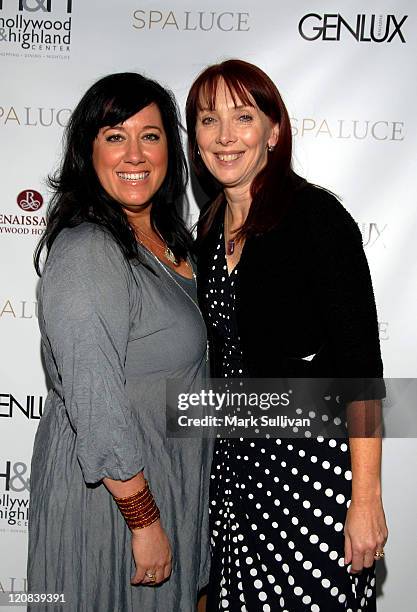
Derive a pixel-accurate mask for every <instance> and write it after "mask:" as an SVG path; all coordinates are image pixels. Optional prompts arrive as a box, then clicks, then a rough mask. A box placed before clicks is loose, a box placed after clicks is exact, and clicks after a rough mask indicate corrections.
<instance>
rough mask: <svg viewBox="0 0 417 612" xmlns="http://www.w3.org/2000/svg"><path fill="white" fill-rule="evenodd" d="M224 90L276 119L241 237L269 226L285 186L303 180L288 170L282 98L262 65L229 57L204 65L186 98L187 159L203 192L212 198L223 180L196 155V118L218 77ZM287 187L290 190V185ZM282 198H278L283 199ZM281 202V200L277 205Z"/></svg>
mask: <svg viewBox="0 0 417 612" xmlns="http://www.w3.org/2000/svg"><path fill="white" fill-rule="evenodd" d="M220 81H222V82H224V84H225V87H226V88H227V89H228V90H229V92H230V95H231V96H232V99H233V101H234V103H235V104H236V102H237V100H239V101H240V102H241V103H243V104H245V105H249V106H253V101H255V103H256V105H257V106H258V108H259V109H260V110H261V111H262V112H263V113H264V114H265V115H266V116H267V117H269V119H270V120H271V122H272V123H273V124H276V123H278V124H279V135H278V141H277V144H276V146H275V148H274V150H273V151H272V152H270V153H268V161H267V164H266V166H265V167H264V168H263V169H262V170H261V171H260V172H259V173H258V175H257V176H256V177H255V179H254V180H253V182H252V185H251V196H252V204H251V208H250V211H249V214H248V217H247V219H246V221H245V223H244V225H243V226H242V228H241V229H240V232H239V235H240V236H241V237H248V236H249V235H253V234H255V235H256V234H261V233H264V232H265V231H267V230H268V229H271V228H272V227H274V226H275V225H276V224H277V222H278V220H279V217H280V216H281V214H280V213H281V212H282V210H283V208H284V204H285V203H286V202H287V201H288V193H287V192H288V188H289V186H290V185H291V186H294V184H295V183H300V181H302V179H301V178H300V177H298V176H297V175H296V174H295V173H294V172H293V170H292V167H291V157H292V132H291V123H290V118H289V115H288V111H287V109H286V107H285V104H284V102H283V100H282V97H281V95H280V93H279V91H278V89H277V87H276V85H275V84H274V83H273V81H272V80H271V79H270V78H269V76H268V75H267V74H265V72H263V70H261V69H260V68H258V67H257V66H255V65H254V64H250V63H249V62H244V61H243V60H238V59H231V60H226V61H224V62H221V63H220V64H214V65H212V66H209V67H208V68H206V69H205V70H203V72H202V73H201V74H200V75H199V76H198V77H197V78H196V80H195V81H194V83H193V84H192V86H191V89H190V92H189V94H188V97H187V102H186V121H187V132H188V151H189V157H190V161H191V164H192V166H193V168H194V171H195V173H196V175H197V177H198V178H199V180H200V182H201V184H202V186H203V187H204V189H205V191H206V192H207V193H208V194H209V195H210V196H211V197H213V198H216V196H218V195H219V194H220V193H221V191H222V185H221V184H220V183H219V182H218V181H217V180H216V179H215V178H214V177H213V176H212V175H211V174H210V173H209V171H208V170H207V168H206V167H205V165H204V163H203V161H202V159H201V157H200V156H199V155H198V153H197V151H198V147H197V138H196V121H197V115H198V112H199V110H200V109H201V107H202V106H204V108H209V109H210V110H214V108H215V104H216V93H217V88H218V85H219V82H220ZM290 191H292V189H290ZM282 198H283V199H282ZM277 202H280V205H279V206H278V205H277ZM221 203H222V199H221V198H216V199H215V200H214V202H213V204H212V205H211V206H210V207H209V209H208V210H207V214H206V215H205V217H204V219H203V220H202V222H201V224H200V225H201V227H200V230H201V231H200V234H201V235H202V236H204V235H205V234H206V233H207V232H208V231H209V229H210V227H211V224H212V222H213V220H214V217H215V215H216V213H217V211H218V209H219V207H220V206H221Z"/></svg>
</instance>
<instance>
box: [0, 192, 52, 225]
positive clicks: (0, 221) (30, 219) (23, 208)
mask: <svg viewBox="0 0 417 612" xmlns="http://www.w3.org/2000/svg"><path fill="white" fill-rule="evenodd" d="M16 204H17V206H18V208H19V209H20V214H17V212H14V213H1V214H0V234H17V235H19V236H28V235H35V236H40V235H41V234H42V233H43V232H44V230H45V227H46V219H45V217H44V216H40V215H36V214H33V213H36V212H38V211H39V209H40V208H41V207H42V205H43V197H42V195H41V194H40V193H39V191H36V189H24V190H23V191H21V192H20V193H19V194H18V196H17V198H16Z"/></svg>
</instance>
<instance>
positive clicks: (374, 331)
mask: <svg viewBox="0 0 417 612" xmlns="http://www.w3.org/2000/svg"><path fill="white" fill-rule="evenodd" d="M223 215H224V205H223V206H222V207H221V208H220V210H219V214H218V215H217V217H216V219H215V222H214V225H213V227H212V229H211V231H210V232H209V234H208V235H207V237H206V238H205V239H204V240H203V241H202V242H201V243H200V248H199V258H198V292H199V301H200V306H201V308H202V312H203V315H204V316H205V317H206V320H208V317H207V312H206V308H205V300H204V294H205V293H206V292H207V284H208V273H209V269H208V267H209V263H208V256H209V254H210V253H211V252H212V249H213V242H214V241H215V240H217V237H218V232H219V227H220V224H221V222H222V219H223ZM236 316H237V323H238V329H239V333H240V338H241V347H242V351H243V357H244V361H245V363H246V367H247V369H248V371H249V373H250V376H251V377H255V378H269V377H271V378H277V377H323V378H324V377H342V378H348V377H355V378H359V377H361V378H362V377H366V378H374V377H378V378H379V377H382V361H381V354H380V346H379V334H378V323H377V315H376V308H375V299H374V294H373V289H372V283H371V278H370V274H369V268H368V263H367V260H366V257H365V254H364V251H363V247H362V238H361V233H360V231H359V229H358V227H357V224H356V223H355V222H354V220H353V219H352V217H351V216H350V214H349V213H348V212H347V211H346V210H345V208H344V207H343V206H342V205H341V204H340V202H339V201H338V200H337V199H336V198H335V197H334V196H333V195H331V194H329V193H328V192H327V191H325V190H323V189H320V188H318V187H314V186H312V185H309V184H308V183H306V184H305V185H304V186H303V187H301V188H300V189H298V190H297V191H296V192H295V194H294V198H293V201H292V203H291V205H290V206H289V207H288V210H287V212H286V213H285V215H284V216H283V218H282V220H281V222H280V224H279V226H278V227H277V228H276V229H273V230H271V231H270V232H268V233H266V234H264V235H263V236H261V237H257V238H250V239H248V240H247V241H246V243H245V246H244V248H243V252H242V256H241V260H240V263H239V274H238V275H237V280H236ZM210 335H211V334H209V340H210V339H211V354H210V357H211V363H212V374H213V375H214V376H218V375H219V373H218V368H217V364H218V363H219V360H218V349H219V347H218V342H216V341H215V339H214V338H213V337H211V338H210ZM313 354H314V355H315V357H313V358H312V359H311V360H306V359H303V358H305V357H307V356H311V355H313ZM371 395H372V397H365V396H363V397H362V399H373V398H375V397H383V395H384V385H383V383H382V384H380V385H377V388H374V389H373V391H372V393H371ZM358 399H359V396H358Z"/></svg>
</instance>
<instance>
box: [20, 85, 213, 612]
mask: <svg viewBox="0 0 417 612" xmlns="http://www.w3.org/2000/svg"><path fill="white" fill-rule="evenodd" d="M185 183H186V164H185V158H184V153H183V150H182V146H181V139H180V134H179V117H178V112H177V107H176V103H175V100H174V98H173V96H172V95H171V94H170V93H169V92H168V91H166V90H165V89H163V88H162V87H161V86H160V85H159V84H158V83H156V82H154V81H152V80H150V79H147V78H145V77H143V76H141V75H139V74H134V73H122V74H114V75H110V76H107V77H105V78H103V79H101V80H100V81H98V82H97V83H95V84H94V85H93V86H92V87H91V88H90V89H89V90H88V91H87V93H86V94H85V95H84V97H83V98H82V100H81V101H80V103H79V104H78V106H77V108H76V109H75V111H74V112H73V114H72V116H71V120H70V122H69V125H68V128H67V132H66V144H65V152H64V159H63V163H62V167H61V170H60V172H59V174H58V176H57V178H56V179H54V180H53V181H52V185H53V187H54V190H55V192H54V195H53V198H52V202H51V205H50V208H49V211H48V220H47V228H46V232H45V234H44V236H43V238H42V240H41V242H40V244H39V246H38V249H37V252H36V254H35V265H36V269H37V270H38V273H40V271H41V264H40V259H41V256H42V252H43V250H44V249H46V252H47V258H46V263H45V265H44V267H43V270H42V278H41V281H40V287H39V303H40V312H39V322H40V328H41V333H42V349H43V354H44V358H45V364H46V368H47V372H48V376H49V378H50V380H51V390H50V391H49V394H48V399H47V401H46V404H45V410H44V414H43V416H42V418H41V421H40V424H39V428H38V431H37V434H36V439H35V445H34V452H33V459H32V472H31V506H30V529H29V560H28V587H29V590H30V591H33V592H37V593H56V594H62V599H61V598H60V599H59V600H58V603H57V604H56V605H54V610H61V609H70V610H71V611H79V612H81V611H84V610H85V611H86V612H91V611H92V610H100V611H104V610H106V611H107V610H108V611H110V610H114V611H116V610H117V611H122V610H123V612H129V611H132V612H133V611H134V610H135V611H136V610H146V611H147V612H151V611H154V612H160V611H161V610H166V611H167V612H169V611H172V612H174V611H177V610H181V611H189V612H191V611H192V610H195V606H196V599H197V592H198V590H199V588H201V587H202V586H203V585H204V583H205V582H207V579H208V576H207V572H208V565H207V563H208V552H207V551H208V545H207V533H206V532H207V529H206V527H207V523H208V516H206V514H207V515H208V512H207V513H206V511H205V509H206V506H207V508H208V486H207V482H208V478H207V469H208V465H209V462H210V445H209V444H208V443H207V441H204V440H180V439H174V438H171V439H169V438H167V437H166V433H165V432H166V426H165V423H166V413H165V407H166V400H165V395H166V390H165V383H166V380H167V379H168V378H170V377H181V378H182V379H183V380H184V381H185V384H187V385H189V386H191V385H192V384H194V383H196V382H197V383H198V382H199V381H200V380H202V378H203V376H204V373H205V363H206V331H205V325H204V322H203V319H202V316H201V312H200V310H199V308H198V306H197V303H196V286H195V278H194V273H193V268H192V265H193V264H192V260H191V259H190V257H189V253H190V252H191V249H192V241H191V237H190V235H189V233H188V231H187V229H186V227H185V225H184V223H183V221H182V218H181V215H180V207H181V203H182V198H183V195H184V189H185ZM196 517H198V519H196ZM132 552H133V555H132ZM151 587H156V588H151ZM63 599H65V602H66V603H65V604H64V603H60V602H61V601H63ZM38 608H39V606H37V608H36V609H38ZM45 609H49V608H48V607H47V606H46V607H45Z"/></svg>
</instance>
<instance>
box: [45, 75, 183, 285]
mask: <svg viewBox="0 0 417 612" xmlns="http://www.w3.org/2000/svg"><path fill="white" fill-rule="evenodd" d="M152 103H153V104H156V105H157V107H158V109H159V111H160V113H161V118H162V123H163V126H164V129H165V132H166V136H167V146H168V169H167V174H166V177H165V179H164V181H163V183H162V185H161V187H160V188H159V190H158V191H157V193H156V194H155V195H154V196H153V198H152V208H151V213H150V218H151V225H152V227H153V228H154V229H155V230H157V231H158V232H159V234H160V235H161V236H162V238H163V239H164V240H165V242H166V243H167V245H168V246H169V247H170V248H171V249H172V251H173V252H174V254H175V256H176V257H177V258H180V259H184V258H185V257H186V256H187V253H188V252H189V251H190V250H192V238H191V235H190V233H189V231H188V230H187V228H186V226H185V223H184V221H183V219H182V216H181V213H182V205H183V201H184V195H185V187H186V184H187V180H188V172H187V165H186V160H185V155H184V151H183V148H182V142H181V136H180V132H179V129H180V118H179V111H178V107H177V104H176V101H175V98H174V96H173V94H172V93H171V92H170V91H168V90H166V89H164V88H163V87H162V86H161V85H159V84H158V83H156V82H155V81H153V80H151V79H148V78H146V77H144V76H142V75H140V74H137V73H133V72H123V73H119V74H111V75H108V76H106V77H104V78H102V79H100V80H99V81H97V82H96V83H95V84H94V85H92V87H90V89H89V90H88V91H87V92H86V93H85V95H84V96H83V97H82V99H81V100H80V102H79V103H78V105H77V107H76V108H75V110H74V112H73V113H72V115H71V118H70V121H69V123H68V126H67V128H66V131H65V135H64V154H63V160H62V163H61V167H60V169H59V170H58V172H57V173H56V174H55V175H54V176H50V177H49V179H48V181H49V185H50V187H51V188H52V189H53V192H54V193H53V196H52V198H51V201H50V203H49V207H48V212H47V225H46V230H45V233H44V234H43V236H42V238H41V240H40V241H39V244H38V245H37V247H36V251H35V255H34V263H35V269H36V272H37V273H38V275H39V276H40V275H41V270H40V257H41V254H42V251H43V249H44V248H46V250H47V253H49V251H50V249H51V246H52V244H53V242H54V240H55V238H56V237H57V236H58V234H59V232H60V231H61V230H62V229H64V228H65V227H75V226H77V225H79V224H80V223H82V222H83V221H88V222H90V223H95V224H97V225H99V226H101V227H103V228H105V229H106V230H107V231H109V232H110V233H111V234H112V236H113V237H114V239H115V240H116V242H117V243H118V244H119V246H120V248H121V249H122V252H123V254H124V255H125V257H126V258H127V259H129V260H136V261H141V260H140V256H139V253H138V248H137V242H136V238H135V234H134V232H133V230H132V228H131V227H130V225H129V223H128V219H127V216H126V214H125V212H124V210H123V208H122V206H121V205H120V203H119V202H118V201H117V200H115V199H113V198H112V197H111V196H110V195H109V194H108V193H107V192H106V191H105V189H104V188H103V187H102V185H101V183H100V181H99V180H98V178H97V175H96V172H95V170H94V167H93V162H92V152H93V142H94V139H95V138H96V136H97V134H98V131H99V129H100V128H101V127H103V126H114V125H117V124H119V123H123V122H124V121H126V119H128V118H129V117H131V116H132V115H134V114H135V113H137V112H138V111H140V110H142V109H143V108H145V107H146V106H148V105H149V104H152Z"/></svg>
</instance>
